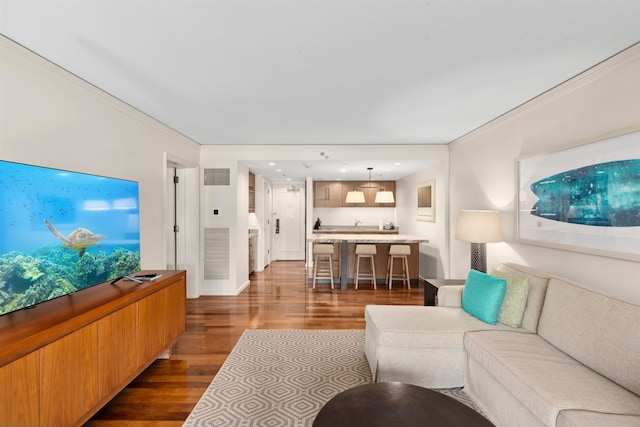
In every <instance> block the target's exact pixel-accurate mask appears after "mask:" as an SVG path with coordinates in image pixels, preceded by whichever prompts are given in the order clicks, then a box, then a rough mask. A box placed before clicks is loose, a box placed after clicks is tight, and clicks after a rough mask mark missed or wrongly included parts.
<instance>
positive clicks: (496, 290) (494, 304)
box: [462, 270, 507, 325]
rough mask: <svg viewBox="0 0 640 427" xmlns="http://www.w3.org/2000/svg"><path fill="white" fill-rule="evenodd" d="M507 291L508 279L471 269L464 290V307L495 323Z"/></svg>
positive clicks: (482, 318) (465, 309)
mask: <svg viewBox="0 0 640 427" xmlns="http://www.w3.org/2000/svg"><path fill="white" fill-rule="evenodd" d="M506 292H507V281H506V280H504V279H498V278H497V277H493V276H490V275H488V274H486V273H481V272H479V271H476V270H471V271H469V275H468V276H467V281H466V282H465V285H464V290H463V291H462V309H463V310H464V311H466V312H467V313H469V314H471V315H472V316H474V317H477V318H478V319H480V320H482V321H483V322H486V323H490V324H492V325H495V324H496V323H498V316H499V315H500V307H502V301H503V300H504V295H505V293H506Z"/></svg>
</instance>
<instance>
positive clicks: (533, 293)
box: [498, 263, 551, 333]
mask: <svg viewBox="0 0 640 427" xmlns="http://www.w3.org/2000/svg"><path fill="white" fill-rule="evenodd" d="M498 270H500V271H502V272H504V273H508V274H513V275H515V276H524V277H526V278H527V282H528V283H529V296H528V297H527V307H526V308H525V309H524V314H523V315H522V327H523V328H525V329H526V330H528V331H530V332H533V333H536V332H537V331H538V319H539V318H540V311H542V304H543V303H544V297H545V294H546V293H547V285H548V284H549V279H550V278H551V275H549V274H546V273H544V272H541V271H539V270H536V269H535V268H532V267H526V266H524V265H518V264H513V263H506V264H501V265H499V266H498Z"/></svg>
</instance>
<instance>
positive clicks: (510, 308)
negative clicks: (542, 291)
mask: <svg viewBox="0 0 640 427" xmlns="http://www.w3.org/2000/svg"><path fill="white" fill-rule="evenodd" d="M491 275H492V276H494V277H498V278H500V279H505V280H506V281H507V293H506V294H505V295H504V301H503V302H502V308H501V309H500V316H499V317H498V322H500V323H502V324H503V325H507V326H511V327H512V328H519V327H520V325H521V324H522V316H523V315H524V309H525V308H526V307H527V297H528V296H529V280H528V279H527V278H526V277H522V276H514V275H512V274H507V273H503V272H502V271H499V270H492V271H491Z"/></svg>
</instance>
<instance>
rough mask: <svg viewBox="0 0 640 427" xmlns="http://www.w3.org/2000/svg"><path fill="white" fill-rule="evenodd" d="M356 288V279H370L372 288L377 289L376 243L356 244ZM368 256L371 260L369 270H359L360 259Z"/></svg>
mask: <svg viewBox="0 0 640 427" xmlns="http://www.w3.org/2000/svg"><path fill="white" fill-rule="evenodd" d="M356 255H357V256H356V289H358V280H359V279H363V280H371V283H373V289H378V287H377V286H376V259H375V256H376V245H356ZM363 258H368V259H369V260H370V261H371V271H370V272H362V273H361V272H360V260H361V259H363Z"/></svg>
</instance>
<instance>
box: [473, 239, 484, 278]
mask: <svg viewBox="0 0 640 427" xmlns="http://www.w3.org/2000/svg"><path fill="white" fill-rule="evenodd" d="M471 268H472V269H473V270H477V271H480V272H482V273H486V272H487V244H486V243H471Z"/></svg>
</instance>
